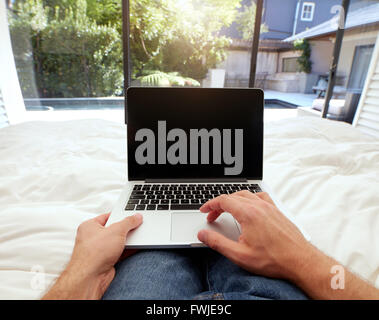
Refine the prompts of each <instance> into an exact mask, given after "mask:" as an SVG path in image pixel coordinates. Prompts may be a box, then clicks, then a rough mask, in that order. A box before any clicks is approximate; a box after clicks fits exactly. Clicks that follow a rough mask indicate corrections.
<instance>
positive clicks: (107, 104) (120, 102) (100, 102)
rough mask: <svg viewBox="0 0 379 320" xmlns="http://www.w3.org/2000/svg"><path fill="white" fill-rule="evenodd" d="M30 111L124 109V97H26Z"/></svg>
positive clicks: (274, 103)
mask: <svg viewBox="0 0 379 320" xmlns="http://www.w3.org/2000/svg"><path fill="white" fill-rule="evenodd" d="M24 102H25V108H26V110H28V111H54V110H56V111H60V110H62V111H63V110H120V109H121V110H122V109H124V98H123V97H114V98H113V97H112V98H62V99H47V98H44V99H25V100H24ZM297 107H298V106H297V105H295V104H292V103H288V102H286V101H283V100H278V99H267V100H265V108H266V109H295V108H297Z"/></svg>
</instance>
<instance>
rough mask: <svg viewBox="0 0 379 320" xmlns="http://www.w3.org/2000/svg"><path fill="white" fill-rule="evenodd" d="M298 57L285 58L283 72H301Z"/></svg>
mask: <svg viewBox="0 0 379 320" xmlns="http://www.w3.org/2000/svg"><path fill="white" fill-rule="evenodd" d="M297 59H298V58H297V57H291V58H283V60H282V62H283V63H282V72H300V66H299V63H298V62H297Z"/></svg>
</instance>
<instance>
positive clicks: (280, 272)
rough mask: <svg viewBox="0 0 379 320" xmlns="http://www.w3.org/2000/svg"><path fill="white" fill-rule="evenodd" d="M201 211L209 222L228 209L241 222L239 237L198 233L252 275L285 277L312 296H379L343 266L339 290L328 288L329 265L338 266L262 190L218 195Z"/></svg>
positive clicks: (377, 292) (199, 236)
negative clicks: (342, 278) (341, 286)
mask: <svg viewBox="0 0 379 320" xmlns="http://www.w3.org/2000/svg"><path fill="white" fill-rule="evenodd" d="M200 210H201V211H202V212H204V213H208V221H209V222H213V221H214V220H216V219H217V217H218V216H219V215H220V214H222V213H223V212H229V213H230V214H232V215H233V217H234V218H235V219H236V220H237V221H238V222H239V223H240V225H241V228H242V232H241V236H240V237H239V239H238V242H236V241H232V240H230V239H227V238H226V237H224V236H222V235H221V234H219V233H217V232H215V231H211V230H201V231H200V232H199V234H198V238H199V240H200V241H202V242H204V243H205V244H206V245H208V246H209V247H210V248H212V249H214V250H216V251H218V252H220V253H221V254H223V255H224V256H226V257H227V258H229V259H230V260H231V261H233V262H234V263H236V264H237V265H239V266H240V267H242V268H244V269H246V270H248V271H250V272H252V273H254V274H260V275H264V276H268V277H273V278H283V279H287V280H290V281H291V282H293V283H295V284H296V285H297V286H298V287H300V288H301V289H303V291H304V292H306V293H307V294H308V296H309V297H311V298H315V299H379V290H378V289H376V288H375V287H373V286H371V285H370V284H369V283H367V282H366V281H364V280H362V279H360V278H359V277H357V276H356V275H354V274H353V273H351V272H349V271H348V270H345V269H344V287H343V289H336V288H335V287H333V286H332V285H331V284H332V278H333V276H334V274H333V272H331V270H332V268H333V267H335V266H339V267H342V266H341V265H340V264H339V263H338V262H337V261H336V260H334V259H332V258H330V257H328V256H327V255H325V254H324V253H322V252H321V251H319V250H318V249H317V248H316V247H314V246H313V245H312V244H310V243H309V242H308V241H307V240H306V239H305V238H304V237H303V235H302V234H301V232H300V231H299V229H298V228H297V227H296V226H295V225H294V224H293V223H292V222H291V221H289V220H288V219H287V218H286V217H285V216H284V215H283V214H282V213H281V212H280V211H279V210H278V208H277V207H276V206H275V204H274V202H273V201H272V200H271V198H270V197H269V195H268V194H267V193H256V194H253V193H251V192H249V191H240V192H236V193H234V194H231V195H222V196H220V197H217V198H215V199H213V200H210V201H208V202H207V203H205V204H204V205H203V206H202V207H201V208H200Z"/></svg>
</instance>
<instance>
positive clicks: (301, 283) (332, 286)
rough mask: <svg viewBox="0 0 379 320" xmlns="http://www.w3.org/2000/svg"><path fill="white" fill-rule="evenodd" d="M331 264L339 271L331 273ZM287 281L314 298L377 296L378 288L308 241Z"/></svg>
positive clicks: (368, 297) (340, 298) (339, 298)
mask: <svg viewBox="0 0 379 320" xmlns="http://www.w3.org/2000/svg"><path fill="white" fill-rule="evenodd" d="M334 266H338V267H337V270H339V271H338V274H337V273H333V272H332V268H333V267H334ZM336 277H338V283H336V281H335V280H336ZM289 280H291V281H292V282H294V283H295V284H296V285H297V286H298V287H299V288H301V289H302V290H303V291H304V292H305V293H307V294H308V296H309V297H310V298H313V299H333V300H344V299H379V290H378V289H376V288H375V287H373V286H371V285H370V284H369V283H367V282H366V281H365V280H363V279H361V278H359V277H358V276H356V275H354V274H353V273H351V272H350V271H348V270H347V269H346V268H343V267H342V266H341V264H340V263H338V262H337V261H336V260H334V259H332V258H330V257H328V256H327V255H325V254H324V253H322V252H321V251H319V250H318V249H317V248H315V247H314V246H312V245H310V244H308V245H306V246H304V248H303V250H302V252H299V255H298V259H297V262H296V265H295V267H294V272H293V273H291V274H290V275H289Z"/></svg>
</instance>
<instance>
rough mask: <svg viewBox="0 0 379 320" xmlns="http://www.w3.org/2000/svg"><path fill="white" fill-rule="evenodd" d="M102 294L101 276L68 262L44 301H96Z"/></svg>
mask: <svg viewBox="0 0 379 320" xmlns="http://www.w3.org/2000/svg"><path fill="white" fill-rule="evenodd" d="M102 294H103V290H102V281H101V276H95V275H93V274H92V273H91V272H88V270H87V269H86V268H85V267H84V266H80V265H78V264H74V263H72V262H70V263H69V265H68V266H67V268H66V269H65V270H64V271H63V272H62V274H61V275H60V277H59V278H58V280H57V282H56V283H55V285H54V286H53V287H52V288H51V290H50V291H49V292H48V293H47V294H46V295H45V296H44V299H53V300H54V299H59V300H96V299H100V298H101V296H102Z"/></svg>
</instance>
